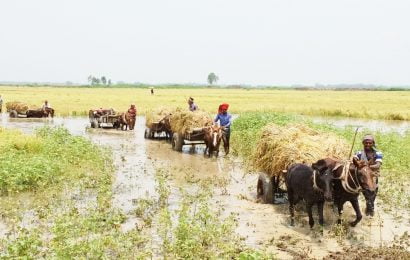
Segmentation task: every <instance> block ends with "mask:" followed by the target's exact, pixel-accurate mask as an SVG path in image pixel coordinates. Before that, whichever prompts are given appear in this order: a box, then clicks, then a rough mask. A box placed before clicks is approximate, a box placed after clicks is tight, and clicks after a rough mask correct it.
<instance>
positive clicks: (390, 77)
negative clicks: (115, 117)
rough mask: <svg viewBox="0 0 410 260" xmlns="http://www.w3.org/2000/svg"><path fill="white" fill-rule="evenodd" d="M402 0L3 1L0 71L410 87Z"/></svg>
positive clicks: (409, 45)
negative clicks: (217, 76)
mask: <svg viewBox="0 0 410 260" xmlns="http://www.w3.org/2000/svg"><path fill="white" fill-rule="evenodd" d="M409 13H410V1H408V0H402V1H399V0H390V1H387V0H383V1H380V0H339V1H333V0H300V1H292V0H280V1H275V0H266V1H259V0H253V1H242V0H206V1H205V0H203V1H202V0H172V1H171V0H167V1H166V0H163V1H159V0H147V1H138V0H133V1H131V0H129V1H125V0H117V1H114V0H112V1H111V0H110V1H108V0H66V1H62V0H35V1H34V0H1V1H0V81H43V82H44V81H49V82H50V81H53V82H65V81H74V82H80V83H85V82H86V80H87V76H88V75H90V74H92V75H96V76H100V75H106V76H107V77H109V78H112V80H113V81H114V82H115V81H126V82H145V83H205V82H206V78H207V75H208V73H209V72H215V73H216V74H217V75H219V77H220V83H221V84H253V85H258V84H263V85H292V84H315V83H322V84H334V83H365V84H383V85H410V15H409Z"/></svg>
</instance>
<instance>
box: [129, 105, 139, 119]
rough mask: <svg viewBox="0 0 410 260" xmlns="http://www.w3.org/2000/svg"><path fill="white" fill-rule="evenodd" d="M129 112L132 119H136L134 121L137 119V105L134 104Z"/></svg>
mask: <svg viewBox="0 0 410 260" xmlns="http://www.w3.org/2000/svg"><path fill="white" fill-rule="evenodd" d="M127 112H128V114H129V115H130V116H131V117H132V118H134V119H135V117H136V116H137V109H136V108H135V105H134V104H132V105H131V106H130V108H128V110H127Z"/></svg>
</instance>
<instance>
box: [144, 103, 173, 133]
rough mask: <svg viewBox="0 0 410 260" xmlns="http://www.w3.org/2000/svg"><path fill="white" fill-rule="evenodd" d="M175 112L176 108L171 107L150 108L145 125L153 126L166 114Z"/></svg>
mask: <svg viewBox="0 0 410 260" xmlns="http://www.w3.org/2000/svg"><path fill="white" fill-rule="evenodd" d="M174 112H175V109H169V108H166V107H159V108H157V109H155V110H149V111H147V112H146V113H145V125H146V126H147V127H148V128H152V124H154V123H158V122H159V121H161V120H162V119H164V118H165V117H166V116H169V115H171V114H172V113H174Z"/></svg>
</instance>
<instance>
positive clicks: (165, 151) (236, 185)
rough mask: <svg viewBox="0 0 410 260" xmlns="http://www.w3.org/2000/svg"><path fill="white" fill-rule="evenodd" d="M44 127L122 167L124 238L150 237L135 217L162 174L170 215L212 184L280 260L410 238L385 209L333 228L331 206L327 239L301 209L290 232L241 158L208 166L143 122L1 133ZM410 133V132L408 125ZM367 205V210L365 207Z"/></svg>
mask: <svg viewBox="0 0 410 260" xmlns="http://www.w3.org/2000/svg"><path fill="white" fill-rule="evenodd" d="M360 123H361V124H362V125H363V124H364V123H363V122H360ZM380 124H383V123H380ZM380 124H378V126H380ZM43 125H64V126H65V127H67V128H68V129H69V131H70V132H71V133H73V134H76V135H84V136H86V137H88V138H90V139H91V140H92V141H93V142H95V143H97V144H100V145H103V146H108V147H110V148H111V149H112V151H113V154H114V163H115V167H116V171H115V181H114V183H113V186H112V192H113V198H112V200H113V201H112V202H113V205H114V206H115V207H117V208H118V209H120V210H121V211H123V212H124V213H125V215H126V220H125V222H124V223H123V224H122V225H121V229H122V230H123V231H124V232H126V231H128V230H132V229H143V226H144V225H146V221H143V220H142V219H141V217H140V216H138V214H136V213H135V212H136V209H137V204H138V203H136V202H137V201H139V200H141V199H147V200H150V199H153V198H157V197H158V196H159V195H158V193H157V191H156V188H155V187H156V180H155V174H156V171H157V170H158V169H162V170H164V171H166V172H167V174H169V180H170V195H169V199H168V203H169V206H168V207H169V209H170V210H172V211H174V210H177V209H178V208H179V206H180V203H181V201H180V198H181V191H180V188H184V189H187V190H190V189H197V186H196V184H197V183H198V182H200V181H205V180H209V181H210V182H211V183H212V187H213V188H214V196H213V197H212V199H211V201H212V204H213V205H214V206H215V208H219V209H221V210H222V217H228V216H231V215H233V216H234V217H235V219H236V220H237V224H238V226H237V228H236V232H237V233H238V234H239V235H241V236H242V237H243V239H244V242H245V244H246V245H248V246H249V247H251V248H259V249H262V250H268V251H271V252H274V253H275V254H276V255H277V256H278V258H280V259H292V258H294V257H302V256H307V255H309V256H310V257H312V258H322V257H324V256H326V255H327V254H328V253H329V252H335V251H339V250H341V249H342V248H343V247H345V246H349V245H370V246H379V245H386V244H389V243H390V242H391V241H393V240H394V239H395V238H397V237H400V236H401V235H403V234H404V233H405V232H410V226H409V225H408V223H409V221H410V219H409V217H408V216H409V214H408V212H402V211H399V210H393V211H389V213H387V212H386V211H385V210H383V209H382V205H380V204H379V205H377V206H376V208H377V213H376V215H375V217H373V218H369V217H364V219H363V220H362V222H361V223H360V224H359V225H358V226H357V227H355V228H348V227H347V225H345V226H342V227H340V226H339V227H336V226H335V225H333V224H334V223H335V221H336V216H335V214H334V213H333V210H332V205H327V206H326V209H325V220H326V222H327V223H326V225H325V227H324V230H323V233H322V232H321V230H320V228H319V227H317V226H316V228H314V229H313V230H310V229H309V227H308V224H307V217H306V213H304V212H303V209H302V208H303V207H302V206H300V210H299V211H298V212H297V218H296V222H297V225H296V227H289V226H288V223H289V221H288V220H289V219H288V211H287V204H282V205H267V204H261V203H258V202H257V198H256V188H255V186H256V181H257V178H258V175H257V174H256V173H248V172H246V171H245V170H244V169H243V167H242V163H241V161H240V160H239V159H238V158H234V157H230V156H224V154H223V152H221V156H220V157H219V158H217V159H215V158H212V159H209V158H204V156H203V148H204V147H202V146H196V147H190V146H185V147H184V150H183V152H182V153H179V152H174V151H172V149H171V145H170V144H169V143H167V142H165V141H163V140H162V141H159V140H146V139H144V137H143V133H144V118H143V117H138V119H137V123H136V130H135V131H134V132H132V131H126V132H124V131H117V130H104V129H89V128H88V119H87V118H55V119H52V120H51V119H9V118H8V117H6V116H5V115H3V117H1V118H0V126H3V127H7V128H18V129H21V130H22V131H23V132H25V133H32V132H33V130H34V129H35V128H36V127H40V126H43ZM406 127H407V129H408V128H409V126H408V125H407V126H406ZM368 128H370V125H368ZM392 129H393V130H394V129H396V128H392ZM400 131H401V130H400ZM71 197H72V198H73V199H75V200H76V203H77V205H78V206H79V208H81V207H84V208H87V207H90V206H92V205H93V204H95V200H96V198H95V197H96V195H95V194H94V193H93V192H92V191H90V192H89V193H86V194H76V193H75V191H71ZM346 205H347V206H345V212H344V218H345V219H346V220H350V219H353V218H354V214H353V211H352V209H351V206H350V205H348V204H346ZM361 205H362V209H363V205H364V203H361ZM23 216H24V218H23V219H22V220H21V221H22V222H24V223H23V224H24V225H25V226H27V227H30V226H33V225H35V223H36V219H35V216H33V214H32V212H31V211H30V210H28V211H27V212H26V213H25V214H23ZM316 222H317V221H316ZM157 225H158V219H157V218H155V217H154V218H153V220H152V224H151V225H150V228H145V229H144V232H147V233H148V234H149V235H150V236H151V237H152V241H153V242H152V245H151V246H152V251H153V255H154V256H158V255H160V246H159V243H160V242H161V238H160V237H159V236H158V234H157V232H156V230H157V229H156V227H157ZM7 230H8V226H7V224H5V222H2V221H0V237H4V236H5V234H6V233H7Z"/></svg>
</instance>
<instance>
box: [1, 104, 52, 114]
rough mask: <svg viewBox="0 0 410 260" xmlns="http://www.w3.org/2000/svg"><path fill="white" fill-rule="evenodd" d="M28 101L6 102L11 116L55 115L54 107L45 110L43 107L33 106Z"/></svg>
mask: <svg viewBox="0 0 410 260" xmlns="http://www.w3.org/2000/svg"><path fill="white" fill-rule="evenodd" d="M33 107H35V106H29V105H27V104H26V103H23V102H19V101H13V102H7V103H6V109H7V112H8V113H9V116H10V117H11V118H42V117H48V116H51V117H53V116H54V109H52V108H49V109H46V110H45V111H43V110H42V109H41V108H33Z"/></svg>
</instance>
